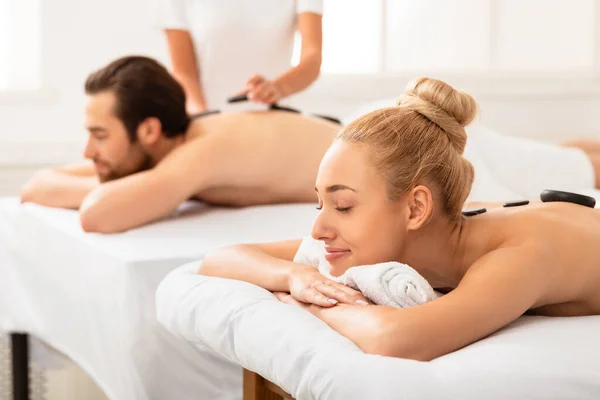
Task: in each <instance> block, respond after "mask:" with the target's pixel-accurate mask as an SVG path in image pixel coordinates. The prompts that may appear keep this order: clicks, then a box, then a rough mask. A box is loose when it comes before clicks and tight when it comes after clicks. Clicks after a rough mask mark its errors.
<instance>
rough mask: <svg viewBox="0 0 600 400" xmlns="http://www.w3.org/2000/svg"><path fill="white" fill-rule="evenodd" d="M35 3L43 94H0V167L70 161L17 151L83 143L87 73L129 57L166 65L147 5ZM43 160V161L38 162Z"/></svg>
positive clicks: (130, 0) (85, 0)
mask: <svg viewBox="0 0 600 400" xmlns="http://www.w3.org/2000/svg"><path fill="white" fill-rule="evenodd" d="M40 3H41V16H42V18H41V20H42V63H43V71H42V81H43V85H44V88H43V89H42V93H31V94H20V93H5V94H2V93H1V92H0V164H2V163H3V164H15V163H16V164H19V163H21V162H26V163H28V162H32V161H33V162H35V161H36V160H39V162H43V161H50V162H52V161H55V160H57V159H58V160H60V159H62V158H72V156H68V155H67V154H62V152H61V151H60V147H55V148H53V149H52V150H50V147H44V146H35V149H33V150H31V151H27V152H24V153H23V152H19V151H18V150H19V149H21V150H22V149H25V148H28V149H29V148H30V147H25V146H23V145H22V143H23V142H38V143H46V142H54V143H61V142H69V143H76V144H80V143H82V142H83V140H84V138H85V134H86V133H85V131H84V130H83V98H84V94H83V83H84V80H85V78H86V76H87V75H88V74H89V73H90V72H92V71H93V70H95V69H97V68H99V67H100V66H102V65H103V64H105V63H107V62H109V61H111V60H112V59H114V58H117V57H119V56H122V55H125V54H129V53H138V54H145V55H150V56H153V57H156V58H158V59H159V60H161V61H165V60H166V59H167V58H166V55H167V49H166V44H165V42H164V39H163V37H162V36H161V34H160V32H159V31H156V30H153V29H152V27H151V14H152V13H151V11H152V10H151V5H152V3H153V1H148V0H127V1H120V0H103V1H90V0H40ZM75 147H76V146H75ZM72 148H73V146H72V147H71V148H70V149H69V152H70V150H72ZM76 148H77V147H76ZM9 149H10V151H9ZM55 151H57V153H55ZM45 153H46V154H45ZM44 155H45V156H46V158H47V159H46V160H44V159H40V158H39V157H43V156H44Z"/></svg>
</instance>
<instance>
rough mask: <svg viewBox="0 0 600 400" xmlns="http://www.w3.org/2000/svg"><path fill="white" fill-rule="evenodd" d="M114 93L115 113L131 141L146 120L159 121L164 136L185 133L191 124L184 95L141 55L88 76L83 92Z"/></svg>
mask: <svg viewBox="0 0 600 400" xmlns="http://www.w3.org/2000/svg"><path fill="white" fill-rule="evenodd" d="M105 91H110V92H113V93H114V94H115V97H116V105H115V109H114V113H115V115H116V116H117V118H119V119H120V120H121V121H122V122H123V124H124V125H125V128H126V129H127V132H128V133H129V138H130V139H131V141H135V140H136V139H137V128H138V126H139V124H140V123H141V122H142V121H144V120H145V119H146V118H149V117H155V118H158V119H159V120H160V123H161V125H162V131H163V133H164V134H165V136H167V137H175V136H177V135H181V134H184V133H185V132H186V131H187V128H188V125H189V123H190V118H189V117H188V115H187V112H186V109H185V92H184V91H183V88H182V87H181V85H180V84H179V82H177V81H176V80H175V78H173V76H172V75H171V74H170V73H169V71H167V69H166V68H165V67H164V66H162V65H161V64H160V63H158V62H157V61H155V60H153V59H151V58H148V57H143V56H128V57H122V58H119V59H117V60H115V61H113V62H111V63H110V64H108V65H106V66H105V67H103V68H101V69H99V70H97V71H96V72H94V73H92V74H91V75H90V76H88V78H87V80H86V82H85V93H86V94H88V95H94V94H98V93H101V92H105Z"/></svg>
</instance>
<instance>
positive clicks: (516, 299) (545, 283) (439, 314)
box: [286, 246, 552, 361]
mask: <svg viewBox="0 0 600 400" xmlns="http://www.w3.org/2000/svg"><path fill="white" fill-rule="evenodd" d="M548 258H550V257H548V255H546V254H543V253H541V252H540V250H539V248H536V247H534V246H529V247H519V248H506V249H499V250H496V251H494V252H492V253H490V254H488V255H486V256H485V257H483V258H482V259H480V260H479V261H477V262H476V263H475V264H474V265H473V266H472V267H471V268H470V269H469V271H468V272H467V274H466V275H465V277H464V278H463V280H462V281H461V283H460V284H459V286H458V287H457V288H456V289H455V290H453V291H452V292H450V293H449V294H447V295H445V296H443V297H441V298H439V299H437V300H434V301H432V302H430V303H426V304H423V305H420V306H416V307H412V308H404V309H391V308H388V307H380V306H366V307H357V306H346V305H341V306H340V305H338V306H335V307H332V308H328V309H323V308H320V307H316V306H310V307H307V308H308V309H309V311H311V312H312V313H313V314H315V315H316V316H317V317H319V318H320V319H322V320H323V321H325V322H326V323H327V324H328V325H329V326H331V327H332V328H333V329H334V330H336V331H337V332H339V333H340V334H342V335H344V336H346V337H347V338H349V339H350V340H352V341H353V342H354V343H356V344H357V345H358V346H359V347H360V348H361V349H363V350H364V351H365V352H368V353H375V354H380V355H384V356H391V357H401V358H411V359H415V360H421V361H429V360H432V359H435V358H437V357H440V356H442V355H445V354H448V353H450V352H453V351H456V350H458V349H460V348H462V347H464V346H466V345H468V344H471V343H473V342H475V341H477V340H480V339H482V338H484V337H486V336H488V335H489V334H491V333H493V332H495V331H497V330H498V329H501V328H502V327H504V326H506V325H508V324H509V323H511V322H512V321H514V320H515V319H517V318H518V317H519V316H521V315H522V314H523V313H525V312H526V311H527V310H528V309H529V308H532V307H533V306H534V305H536V303H537V302H538V301H539V300H540V298H541V297H542V296H543V295H544V294H545V293H547V291H548V289H549V287H550V282H551V280H552V274H551V273H549V269H548V265H550V262H547V261H546V260H548ZM550 271H551V270H550ZM286 302H291V300H290V299H287V301H286Z"/></svg>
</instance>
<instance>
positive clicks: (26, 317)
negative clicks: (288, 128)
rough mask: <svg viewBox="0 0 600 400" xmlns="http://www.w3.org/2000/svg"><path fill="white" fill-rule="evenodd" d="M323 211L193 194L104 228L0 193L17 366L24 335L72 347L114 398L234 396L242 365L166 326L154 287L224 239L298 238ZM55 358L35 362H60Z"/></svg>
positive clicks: (1, 309)
mask: <svg viewBox="0 0 600 400" xmlns="http://www.w3.org/2000/svg"><path fill="white" fill-rule="evenodd" d="M316 213H317V210H316V209H315V204H289V205H278V206H277V205H274V206H259V207H247V208H240V209H230V208H217V207H208V206H205V205H203V204H201V203H186V204H184V205H183V206H182V207H181V208H180V209H179V210H178V212H177V213H176V215H173V216H172V217H170V218H167V219H165V220H162V221H160V222H157V223H154V224H151V225H147V226H145V227H142V228H138V229H134V230H131V231H129V232H126V233H120V234H112V235H103V234H91V233H85V232H83V231H82V229H81V227H80V224H79V215H78V213H77V212H76V211H71V210H61V209H56V208H48V207H42V206H38V205H34V204H24V205H19V203H18V199H16V198H3V199H0V332H11V333H13V334H14V335H13V340H15V342H16V343H14V344H15V345H16V347H15V349H17V351H18V352H19V354H17V356H18V357H16V361H17V363H19V362H20V364H19V365H15V366H14V367H15V368H16V369H17V370H18V371H25V372H26V371H27V363H26V362H25V363H24V362H23V361H22V360H23V357H26V356H27V337H26V336H23V335H19V333H25V334H28V335H29V338H30V339H31V340H29V342H30V343H33V344H34V345H35V344H36V343H37V338H39V339H40V340H41V341H42V342H43V343H46V344H48V345H49V346H51V347H52V348H54V349H56V350H57V351H59V352H60V353H62V354H64V355H66V356H68V357H69V358H70V359H71V360H72V361H73V362H75V363H76V364H78V365H79V366H80V367H81V368H83V369H84V370H85V371H86V372H87V373H88V374H89V375H90V376H91V377H92V379H93V380H94V381H95V382H96V383H97V384H98V385H99V387H100V388H101V389H102V390H103V391H104V393H105V394H106V395H107V397H108V398H110V399H115V400H117V399H119V400H120V399H127V400H130V399H139V400H146V399H169V400H171V399H174V400H175V399H192V398H196V399H239V398H240V397H241V393H242V380H241V379H242V373H241V369H240V368H239V367H238V366H237V365H235V364H234V363H232V362H230V361H228V360H226V359H224V358H223V357H221V356H219V355H218V354H216V353H215V352H214V351H212V350H211V349H209V348H202V347H198V346H196V345H192V344H190V343H187V342H182V341H179V340H177V339H176V338H175V337H174V336H173V335H171V334H170V333H169V332H168V331H167V330H166V329H164V327H163V326H161V325H160V324H159V323H158V322H157V320H156V312H155V301H154V299H155V289H156V287H157V286H158V284H159V282H160V281H161V280H162V279H163V278H164V276H165V275H166V274H167V273H168V272H170V271H171V270H173V269H174V268H176V267H178V266H180V265H181V264H183V263H186V262H189V261H191V260H199V259H201V258H202V257H203V256H204V255H205V254H206V253H207V252H208V251H211V250H214V249H216V248H218V247H221V246H225V245H229V244H233V243H240V242H264V241H274V240H282V239H292V238H297V237H302V236H304V235H305V234H306V232H309V231H310V229H311V226H312V222H313V220H314V217H315V216H316ZM37 347H38V346H34V348H33V349H31V350H33V352H34V354H33V356H34V358H35V354H36V353H39V352H38V351H36V349H37ZM49 356H51V355H48V354H46V357H45V358H44V359H42V360H40V362H41V363H42V364H44V363H46V364H50V365H54V366H57V365H58V366H60V364H61V362H60V357H58V356H57V357H56V359H52V358H50V359H49ZM20 377H21V379H20V381H18V382H15V383H17V385H18V387H19V388H20V389H19V393H20V396H22V397H20V398H25V397H26V390H25V389H26V385H27V379H26V377H25V378H23V375H22V374H21V375H20ZM24 386H25V389H24Z"/></svg>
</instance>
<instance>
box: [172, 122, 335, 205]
mask: <svg viewBox="0 0 600 400" xmlns="http://www.w3.org/2000/svg"><path fill="white" fill-rule="evenodd" d="M339 128H340V126H339V125H337V124H334V123H332V122H329V121H327V120H324V119H320V118H312V117H306V116H302V115H298V114H295V113H290V112H285V111H257V112H246V113H235V114H213V115H208V116H205V117H202V118H199V119H196V120H194V121H193V122H192V124H191V125H190V128H189V130H188V132H187V134H186V141H185V143H184V144H183V145H184V146H198V147H201V146H209V148H211V149H214V151H215V152H218V155H219V156H218V159H217V160H215V161H216V162H215V164H214V169H213V168H211V169H210V170H208V171H202V172H200V171H198V172H199V173H207V174H210V175H211V176H214V181H212V182H214V183H212V184H210V185H209V186H208V187H203V188H201V190H199V191H198V192H197V194H196V196H195V197H196V198H198V199H201V200H204V201H206V202H209V203H215V204H221V205H232V206H244V205H250V204H268V203H280V202H309V201H310V202H312V201H315V199H316V197H315V192H314V177H315V176H316V174H317V169H318V167H319V163H320V162H321V158H322V157H323V154H325V151H326V150H327V148H328V147H329V146H330V145H331V142H332V140H333V137H334V135H335V133H336V132H337V130H339Z"/></svg>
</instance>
